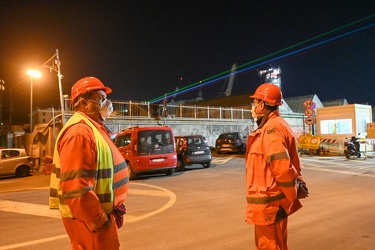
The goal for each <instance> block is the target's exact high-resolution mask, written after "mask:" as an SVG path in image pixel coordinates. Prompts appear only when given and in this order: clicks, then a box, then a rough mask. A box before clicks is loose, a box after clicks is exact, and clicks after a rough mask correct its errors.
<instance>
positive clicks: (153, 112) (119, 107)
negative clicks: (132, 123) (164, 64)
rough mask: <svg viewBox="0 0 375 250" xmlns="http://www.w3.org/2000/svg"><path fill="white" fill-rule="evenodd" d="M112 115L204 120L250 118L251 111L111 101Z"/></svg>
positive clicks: (118, 116) (119, 116) (138, 117)
mask: <svg viewBox="0 0 375 250" xmlns="http://www.w3.org/2000/svg"><path fill="white" fill-rule="evenodd" d="M112 103H113V113H112V115H111V116H112V117H116V118H133V119H134V118H137V119H141V118H153V117H157V116H159V117H168V118H178V119H204V120H228V119H229V120H250V119H251V111H250V109H245V108H223V107H210V106H196V105H182V104H180V105H172V104H167V105H166V108H164V107H163V105H162V104H150V103H148V102H145V103H140V102H132V101H128V102H120V101H112Z"/></svg>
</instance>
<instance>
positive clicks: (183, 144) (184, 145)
mask: <svg viewBox="0 0 375 250" xmlns="http://www.w3.org/2000/svg"><path fill="white" fill-rule="evenodd" d="M182 148H185V149H186V148H187V146H186V140H184V142H183V143H182Z"/></svg>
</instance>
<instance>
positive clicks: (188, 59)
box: [0, 0, 375, 123]
mask: <svg viewBox="0 0 375 250" xmlns="http://www.w3.org/2000/svg"><path fill="white" fill-rule="evenodd" d="M0 19H1V22H0V79H3V80H4V81H5V83H6V84H5V91H4V92H1V94H2V95H1V99H2V100H1V101H2V104H3V112H2V118H3V121H5V123H6V122H7V121H8V117H9V109H10V103H11V100H12V103H13V110H14V111H13V112H12V121H13V123H28V121H29V116H28V114H29V111H30V78H29V76H28V75H26V70H27V69H28V68H32V67H34V68H35V67H36V66H37V65H41V64H43V63H44V62H46V61H47V60H48V59H49V58H50V57H51V56H53V55H54V54H55V52H56V49H58V51H59V55H60V61H61V72H62V74H63V75H64V78H63V80H62V84H63V94H67V95H70V89H71V87H72V85H73V84H74V83H75V82H76V81H77V80H79V79H80V78H82V77H85V76H95V77H98V78H99V79H101V80H102V81H103V82H104V83H105V84H106V85H108V86H109V87H111V88H112V89H113V94H111V95H110V96H109V98H111V99H114V100H132V101H149V100H152V99H153V98H156V97H159V96H162V95H164V93H168V92H171V91H173V90H175V88H176V86H178V87H180V88H181V87H184V86H188V85H190V84H194V83H197V82H199V81H202V80H203V83H204V82H205V79H207V78H209V77H211V76H214V75H216V74H219V73H221V72H224V71H227V70H230V69H231V67H232V65H233V64H234V63H236V64H237V65H238V66H241V65H246V66H243V67H242V68H241V69H243V71H242V72H241V73H238V74H237V75H236V79H235V82H234V86H233V89H232V95H239V94H244V93H249V94H250V93H252V92H254V91H255V89H256V88H257V86H258V85H259V84H260V83H261V79H260V78H259V76H258V73H257V70H259V69H266V68H269V67H271V66H272V67H280V68H281V70H282V74H281V77H282V90H283V94H284V97H293V96H301V95H308V94H317V96H318V97H319V98H320V99H321V100H322V101H326V100H333V99H341V98H346V99H347V100H348V102H349V103H368V104H371V105H375V83H374V79H375V2H374V1H371V0H368V1H361V0H357V1H349V0H340V1H336V0H330V1H327V0H325V1H320V0H314V1H307V0H306V1H303V0H302V1H264V0H263V1H261V0H259V1H251V0H246V1H237V0H231V1H220V0H216V1H204V0H200V1H184V0H178V1H160V0H150V1H143V0H141V1H138V0H137V1H126V0H124V1H61V0H60V1H33V0H30V1H13V0H9V1H0ZM246 68H249V69H247V70H246ZM42 74H43V76H42V77H41V78H40V79H35V80H34V82H33V86H34V87H33V93H34V95H33V107H37V106H39V107H43V108H48V107H52V106H53V107H56V108H58V107H59V106H60V101H59V89H58V80H57V75H56V73H55V72H54V71H52V72H51V73H50V71H49V70H48V69H46V68H45V69H43V70H42ZM180 79H182V81H181V80H180ZM226 80H227V79H225V78H224V79H222V80H219V81H215V82H213V83H211V84H207V85H204V86H203V87H202V94H203V98H205V99H211V98H215V97H218V96H220V94H221V89H222V87H223V85H224V84H225V83H226ZM10 96H12V98H10ZM196 96H197V90H193V91H190V92H187V93H186V94H181V95H179V96H177V97H176V100H179V99H190V98H194V97H196Z"/></svg>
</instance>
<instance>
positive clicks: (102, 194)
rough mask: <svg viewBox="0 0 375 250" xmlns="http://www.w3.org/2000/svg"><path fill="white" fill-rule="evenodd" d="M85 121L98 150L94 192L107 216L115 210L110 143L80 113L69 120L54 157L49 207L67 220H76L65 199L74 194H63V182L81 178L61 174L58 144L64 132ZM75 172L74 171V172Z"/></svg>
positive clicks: (80, 192)
mask: <svg viewBox="0 0 375 250" xmlns="http://www.w3.org/2000/svg"><path fill="white" fill-rule="evenodd" d="M82 120H83V121H84V122H85V123H86V124H87V125H88V126H89V127H90V128H91V129H92V131H93V134H94V137H95V142H96V148H97V159H96V170H95V173H93V174H94V175H95V182H94V186H93V187H92V190H93V191H94V192H95V194H96V195H97V196H98V199H99V201H100V204H101V206H102V209H103V211H104V212H105V213H106V214H110V213H111V212H112V210H113V200H114V191H113V175H114V173H113V172H114V170H113V156H112V151H111V148H110V146H109V145H108V143H107V142H106V141H105V139H104V138H103V136H102V135H101V134H100V132H99V131H98V129H97V128H96V127H95V125H94V124H92V122H91V121H90V120H89V119H87V118H86V117H84V116H83V115H81V114H80V113H78V112H75V114H74V115H73V116H72V117H71V118H70V119H69V121H68V122H67V123H66V125H65V126H64V127H63V129H62V130H61V131H60V133H59V135H58V137H57V140H56V144H55V150H54V155H53V167H52V173H51V180H50V197H49V207H50V208H58V209H60V212H61V215H62V217H65V218H74V216H73V214H72V212H71V210H70V208H69V207H68V205H67V204H66V203H65V199H69V198H72V194H66V193H63V192H62V188H61V182H62V181H66V180H70V179H72V178H80V177H81V176H80V173H78V172H79V171H76V172H77V173H72V171H69V173H68V174H61V171H60V170H61V169H60V155H59V152H58V142H59V139H60V137H61V135H63V134H64V131H65V130H66V129H67V128H69V127H71V126H72V125H74V124H77V123H79V122H81V121H82ZM73 172H74V171H73ZM87 191H88V190H87V189H86V190H76V191H75V194H74V195H78V196H79V195H83V194H84V193H86V192H87Z"/></svg>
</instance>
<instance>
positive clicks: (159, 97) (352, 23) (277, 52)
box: [148, 14, 375, 102]
mask: <svg viewBox="0 0 375 250" xmlns="http://www.w3.org/2000/svg"><path fill="white" fill-rule="evenodd" d="M374 16H375V14H374V15H371V16H368V17H365V18H362V19H359V20H357V21H354V22H351V23H349V24H346V25H343V26H341V27H338V28H336V29H333V30H330V31H327V32H325V33H322V34H320V35H317V36H314V37H312V38H309V39H307V40H304V41H302V42H299V43H296V44H294V45H291V46H289V47H286V48H284V49H281V50H278V51H276V52H273V53H270V54H268V55H265V56H262V57H259V58H257V59H255V60H252V61H250V62H247V63H244V64H242V65H240V66H237V67H236V69H241V68H243V67H246V66H248V65H250V64H253V63H256V62H258V61H261V60H264V59H267V58H269V57H271V56H274V55H277V54H280V53H282V52H285V51H288V50H290V49H293V48H295V47H297V46H300V45H302V44H305V43H308V42H311V41H313V40H316V39H318V38H321V37H324V36H327V35H329V34H332V33H334V32H337V31H339V30H342V29H345V28H347V27H350V26H353V25H355V24H357V23H360V22H363V21H365V20H368V19H371V18H373V17H374ZM231 70H232V69H228V70H226V71H223V72H221V73H218V74H216V75H213V76H210V77H207V78H205V79H203V80H201V81H198V82H195V83H192V84H190V85H187V86H185V87H182V88H179V89H178V90H174V91H171V92H169V93H166V94H165V95H167V96H169V95H172V94H178V93H179V92H181V91H183V90H186V89H188V88H191V87H194V86H196V85H198V84H202V83H204V82H205V81H209V80H211V79H214V78H216V77H219V76H222V75H224V74H228V73H229V72H231ZM165 95H161V96H158V97H156V98H153V99H151V100H149V101H148V102H153V101H155V100H158V99H161V98H163V97H164V96H165Z"/></svg>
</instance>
